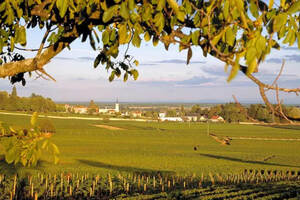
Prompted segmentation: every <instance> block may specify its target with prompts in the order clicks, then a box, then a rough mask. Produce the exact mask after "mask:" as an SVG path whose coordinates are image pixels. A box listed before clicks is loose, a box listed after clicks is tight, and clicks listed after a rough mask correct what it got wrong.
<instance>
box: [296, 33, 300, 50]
mask: <svg viewBox="0 0 300 200" xmlns="http://www.w3.org/2000/svg"><path fill="white" fill-rule="evenodd" d="M297 40H298V49H300V32H298V33H297Z"/></svg>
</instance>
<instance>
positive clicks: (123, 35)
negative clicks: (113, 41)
mask: <svg viewBox="0 0 300 200" xmlns="http://www.w3.org/2000/svg"><path fill="white" fill-rule="evenodd" d="M126 41H127V25H126V24H121V25H120V27H119V43H120V44H125V43H126Z"/></svg>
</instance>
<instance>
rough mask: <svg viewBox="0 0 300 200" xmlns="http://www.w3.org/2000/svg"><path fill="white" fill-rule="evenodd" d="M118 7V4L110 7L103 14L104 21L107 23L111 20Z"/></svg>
mask: <svg viewBox="0 0 300 200" xmlns="http://www.w3.org/2000/svg"><path fill="white" fill-rule="evenodd" d="M117 9H118V5H114V6H111V7H110V8H108V9H107V10H106V11H105V12H104V14H103V17H102V20H103V22H104V23H106V22H108V21H109V20H111V19H112V18H113V16H114V15H115V14H116V11H117Z"/></svg>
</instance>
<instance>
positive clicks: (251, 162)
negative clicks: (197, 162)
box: [200, 153, 300, 168]
mask: <svg viewBox="0 0 300 200" xmlns="http://www.w3.org/2000/svg"><path fill="white" fill-rule="evenodd" d="M200 155H201V156H205V157H209V158H215V159H222V160H229V161H234V162H241V163H250V164H259V165H270V166H279V167H298V168H300V166H294V165H285V164H278V163H267V162H263V161H252V160H242V159H239V158H232V157H227V156H217V155H212V154H205V153H200Z"/></svg>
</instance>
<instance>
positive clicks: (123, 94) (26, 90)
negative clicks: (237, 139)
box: [0, 31, 300, 103]
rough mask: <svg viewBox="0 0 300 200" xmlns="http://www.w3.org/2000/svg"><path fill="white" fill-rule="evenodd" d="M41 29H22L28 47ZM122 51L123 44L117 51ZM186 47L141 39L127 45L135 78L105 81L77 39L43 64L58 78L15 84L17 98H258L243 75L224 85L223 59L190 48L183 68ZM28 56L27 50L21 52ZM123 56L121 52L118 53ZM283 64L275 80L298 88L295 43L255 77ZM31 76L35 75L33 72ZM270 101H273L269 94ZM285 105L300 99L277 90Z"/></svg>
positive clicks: (299, 58)
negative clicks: (134, 64) (137, 43)
mask: <svg viewBox="0 0 300 200" xmlns="http://www.w3.org/2000/svg"><path fill="white" fill-rule="evenodd" d="M41 37H42V33H41V32H40V31H29V32H28V33H27V38H28V43H27V44H28V48H38V46H39V42H40V41H41ZM122 50H124V48H123V49H122ZM186 53H187V52H186V51H182V52H179V51H178V47H177V46H174V45H173V46H171V47H170V49H169V51H166V50H165V49H164V47H163V46H162V45H158V46H157V47H153V46H152V44H151V43H143V44H142V46H141V48H139V49H138V48H134V47H131V48H130V50H129V54H131V55H134V56H135V58H136V59H137V60H139V62H140V65H139V66H138V67H137V70H138V71H139V74H140V76H139V78H138V80H137V81H133V80H132V79H130V80H129V81H127V82H126V83H124V82H123V81H122V80H115V81H113V82H109V81H108V76H109V73H107V72H106V70H105V69H104V67H103V66H99V67H98V68H97V69H94V68H93V60H94V58H95V57H96V55H97V52H96V51H93V50H92V48H91V47H90V46H89V43H81V42H80V40H77V41H75V42H74V44H72V45H71V50H68V49H66V50H64V51H63V52H62V53H61V54H59V55H58V56H57V57H56V58H54V59H53V60H52V61H51V62H50V63H49V64H48V65H47V66H45V69H46V71H47V72H48V73H49V74H51V75H52V76H53V77H55V79H56V80H57V82H53V81H47V80H43V79H41V78H40V79H37V80H35V78H34V77H35V75H34V76H33V78H27V85H26V86H25V87H23V86H21V85H20V84H17V89H18V93H19V95H20V96H29V95H30V94H31V93H37V94H42V95H43V96H46V97H50V98H52V99H54V100H56V101H89V100H90V99H93V100H95V101H100V102H101V101H114V100H115V99H116V98H118V99H119V100H120V101H126V102H130V101H131V102H212V101H213V102H229V101H233V99H232V95H233V94H234V95H236V96H237V98H238V99H239V100H240V101H241V102H261V98H260V96H259V93H258V89H257V86H256V85H255V84H254V83H252V82H251V81H250V80H248V79H247V78H246V77H245V76H244V75H243V74H239V75H238V76H237V77H236V78H235V79H234V80H233V81H232V82H230V83H227V82H226V79H227V76H228V74H227V73H225V71H224V63H222V62H220V61H218V60H217V59H215V58H212V57H207V58H205V57H203V55H202V51H201V49H200V48H199V47H198V48H194V49H193V58H192V60H191V63H190V64H189V65H188V66H187V65H186V64H185V62H186ZM24 55H26V57H32V56H33V54H31V53H24ZM120 55H122V53H120ZM283 58H284V59H286V67H285V69H284V72H283V74H282V76H281V79H280V81H279V82H278V83H279V85H280V86H283V87H293V88H294V87H300V67H299V64H300V51H299V50H298V49H297V48H296V47H286V48H282V49H281V50H280V51H277V50H272V53H271V55H269V57H268V59H267V60H266V61H265V62H264V63H263V64H261V66H260V73H259V74H257V75H256V76H257V77H259V78H260V79H261V80H262V81H264V82H266V83H272V81H273V80H274V78H275V77H276V75H277V73H278V72H279V70H280V66H281V62H282V59H283ZM33 74H34V73H33ZM0 85H1V87H0V90H7V91H10V90H11V88H12V85H10V83H9V81H8V80H7V79H5V80H0ZM269 96H270V100H275V97H274V94H272V93H270V95H269ZM281 98H282V99H283V100H284V102H285V103H300V97H297V96H296V95H294V94H289V95H285V94H281Z"/></svg>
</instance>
